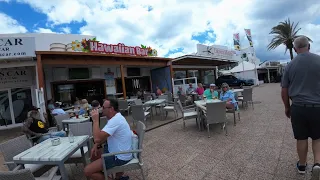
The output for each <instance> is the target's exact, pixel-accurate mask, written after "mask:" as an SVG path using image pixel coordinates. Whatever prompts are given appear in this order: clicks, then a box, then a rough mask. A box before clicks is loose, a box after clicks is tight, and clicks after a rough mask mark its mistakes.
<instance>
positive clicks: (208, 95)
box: [203, 84, 219, 99]
mask: <svg viewBox="0 0 320 180" xmlns="http://www.w3.org/2000/svg"><path fill="white" fill-rule="evenodd" d="M215 89H216V85H215V84H210V88H209V89H206V90H205V91H204V93H203V97H206V98H207V99H213V98H219V93H218V92H217V91H216V90H215Z"/></svg>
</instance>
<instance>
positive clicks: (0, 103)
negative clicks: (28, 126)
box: [0, 90, 12, 126]
mask: <svg viewBox="0 0 320 180" xmlns="http://www.w3.org/2000/svg"><path fill="white" fill-rule="evenodd" d="M8 94H9V93H8V91H7V90H5V91H0V125H1V126H6V125H9V124H12V119H11V112H10V103H9V96H8Z"/></svg>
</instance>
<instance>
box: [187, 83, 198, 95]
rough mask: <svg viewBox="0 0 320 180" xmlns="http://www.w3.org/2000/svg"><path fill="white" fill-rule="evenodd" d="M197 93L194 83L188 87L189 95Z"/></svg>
mask: <svg viewBox="0 0 320 180" xmlns="http://www.w3.org/2000/svg"><path fill="white" fill-rule="evenodd" d="M195 92H196V88H194V87H193V86H192V83H189V87H188V89H187V91H186V93H187V95H190V94H192V93H195Z"/></svg>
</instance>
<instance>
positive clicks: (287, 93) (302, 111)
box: [281, 36, 320, 180]
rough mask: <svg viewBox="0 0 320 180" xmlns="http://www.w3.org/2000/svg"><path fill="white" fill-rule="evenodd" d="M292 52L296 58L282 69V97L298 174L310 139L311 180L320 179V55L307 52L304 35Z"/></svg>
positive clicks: (307, 45)
mask: <svg viewBox="0 0 320 180" xmlns="http://www.w3.org/2000/svg"><path fill="white" fill-rule="evenodd" d="M294 50H295V52H296V53H297V56H296V57H295V58H294V59H293V60H292V61H291V62H290V63H289V64H288V65H287V67H286V69H285V72H284V74H283V77H282V82H281V87H282V90H281V96H282V100H283V103H284V106H285V114H286V116H287V117H288V118H291V124H292V129H293V134H294V138H295V139H296V140H297V151H298V156H299V161H298V162H297V170H298V172H299V173H300V174H305V172H306V167H307V154H308V138H309V137H310V138H311V139H312V150H313V156H314V165H313V168H312V180H319V174H320V164H319V163H320V79H319V77H320V56H318V55H316V54H313V53H310V52H309V50H310V44H309V41H308V38H306V37H305V36H300V37H298V38H296V39H295V41H294ZM289 99H291V105H290V100H289Z"/></svg>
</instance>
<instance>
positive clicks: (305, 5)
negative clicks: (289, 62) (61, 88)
mask: <svg viewBox="0 0 320 180" xmlns="http://www.w3.org/2000/svg"><path fill="white" fill-rule="evenodd" d="M18 1H19V2H23V3H28V4H30V5H31V6H32V7H33V8H34V9H36V10H37V11H39V12H42V13H45V14H46V15H47V16H48V24H49V25H52V26H55V25H62V24H63V25H65V24H68V23H71V22H82V21H85V22H86V25H85V26H83V27H82V28H80V30H79V33H82V34H90V35H96V36H97V37H98V39H99V40H100V41H102V42H106V43H119V42H122V43H125V44H127V45H140V44H145V45H148V46H149V45H150V46H151V47H153V48H156V49H158V54H159V55H160V56H164V55H166V54H167V53H168V52H169V51H170V50H174V49H177V48H183V52H182V53H185V54H186V53H192V52H195V51H196V44H197V43H199V42H198V41H196V40H192V39H191V38H192V35H196V34H199V33H201V32H204V31H206V30H213V31H214V35H215V37H216V41H215V42H214V43H213V42H212V41H210V40H207V41H205V44H219V45H228V46H230V47H232V44H233V41H232V34H233V33H235V32H239V33H240V35H241V42H242V46H243V47H246V46H248V41H247V39H246V37H245V33H244V28H250V29H251V30H252V35H253V41H254V46H255V49H256V51H257V54H258V56H261V57H259V58H260V59H261V61H264V60H268V59H275V58H277V59H287V58H288V57H289V54H286V55H284V47H283V46H281V47H279V48H277V49H275V50H273V51H267V48H266V47H267V45H268V43H269V42H270V40H271V38H272V37H271V36H270V35H269V32H270V30H271V28H272V27H273V26H275V25H277V24H278V22H279V21H283V20H285V19H286V18H288V17H290V18H291V20H292V21H295V22H297V21H300V22H301V24H300V25H301V26H300V27H302V31H301V34H305V35H307V36H310V37H312V38H313V39H314V43H313V45H312V47H314V48H315V50H316V51H317V52H318V51H319V52H320V49H319V48H320V45H319V44H320V38H318V37H319V36H318V34H319V33H318V32H319V30H318V29H319V27H318V26H319V25H315V24H312V22H313V21H315V20H316V18H318V17H319V16H320V2H318V1H315V0H304V1H299V0H281V1H277V0H272V1H268V3H266V2H265V0H241V1H238V0H202V1H201V2H200V1H192V0H175V1H172V0H161V1H160V0H159V1H150V0H117V1H114V0H96V1H87V0H68V1H61V0H52V1H47V0H18ZM70 7H72V8H70ZM148 9H152V11H148ZM70 27H71V26H70ZM39 29H40V28H39ZM315 29H317V30H315ZM39 31H40V30H39ZM62 31H63V32H65V33H68V32H69V31H68V30H67V29H65V31H64V30H62ZM210 36H213V35H210ZM182 53H175V54H173V55H170V57H173V56H175V55H177V54H182Z"/></svg>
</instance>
